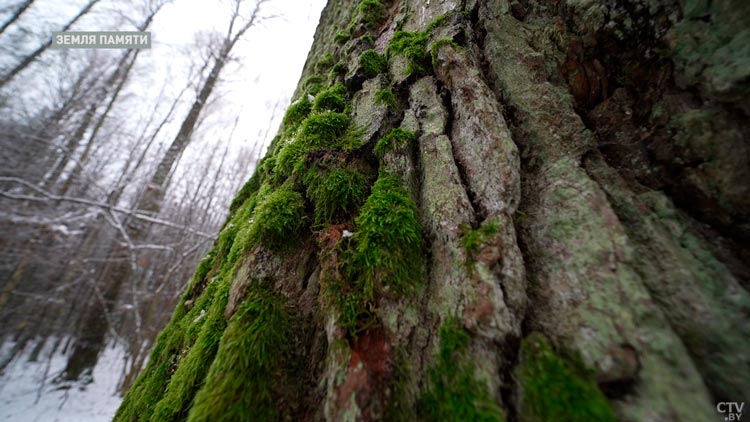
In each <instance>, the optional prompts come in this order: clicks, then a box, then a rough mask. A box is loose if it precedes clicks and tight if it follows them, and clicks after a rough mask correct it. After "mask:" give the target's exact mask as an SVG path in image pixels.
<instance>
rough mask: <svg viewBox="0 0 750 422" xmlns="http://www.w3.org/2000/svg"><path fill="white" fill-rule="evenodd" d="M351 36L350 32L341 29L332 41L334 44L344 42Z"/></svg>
mask: <svg viewBox="0 0 750 422" xmlns="http://www.w3.org/2000/svg"><path fill="white" fill-rule="evenodd" d="M351 37H352V36H351V34H349V32H347V31H341V32H338V33H337V34H336V35H335V36H334V37H333V42H334V43H336V44H345V43H346V42H347V41H349V39H350V38H351Z"/></svg>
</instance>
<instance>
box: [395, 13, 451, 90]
mask: <svg viewBox="0 0 750 422" xmlns="http://www.w3.org/2000/svg"><path fill="white" fill-rule="evenodd" d="M450 15H451V14H450V13H448V14H445V15H442V16H440V17H438V18H436V19H435V20H433V21H432V22H431V23H430V24H429V25H427V28H425V30H424V31H422V32H407V31H400V30H399V31H396V33H394V34H393V38H391V42H390V43H388V47H387V48H386V50H385V52H386V56H387V57H388V58H391V57H395V56H404V57H406V58H407V59H408V60H409V63H408V65H407V74H409V75H412V74H414V75H416V76H417V77H419V76H424V75H428V74H430V73H432V60H431V54H430V52H428V51H427V43H428V41H429V38H430V34H432V32H433V31H434V30H435V28H437V27H439V26H441V25H443V24H444V23H445V22H446V20H447V19H448V17H449V16H450ZM445 42H450V40H439V41H437V42H436V43H435V44H436V45H437V46H438V47H439V46H440V45H443V44H444V43H445ZM432 51H433V52H434V51H436V50H435V47H434V46H433V49H432Z"/></svg>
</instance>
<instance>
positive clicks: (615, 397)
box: [115, 0, 750, 421]
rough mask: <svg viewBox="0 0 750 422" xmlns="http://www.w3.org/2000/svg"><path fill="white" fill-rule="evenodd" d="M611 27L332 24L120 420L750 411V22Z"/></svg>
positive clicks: (465, 8)
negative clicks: (746, 42)
mask: <svg viewBox="0 0 750 422" xmlns="http://www.w3.org/2000/svg"><path fill="white" fill-rule="evenodd" d="M610 5H611V3H609V2H601V3H599V2H574V1H556V0H555V1H545V0H538V1H537V0H518V1H513V2H508V1H506V0H486V1H471V0H469V1H462V2H447V1H433V2H422V1H417V0H400V1H399V0H394V1H393V2H390V3H383V4H381V3H379V2H377V1H372V0H364V1H361V2H357V1H354V0H341V1H331V2H329V4H328V6H327V7H326V8H325V9H324V11H323V14H322V16H321V21H320V25H319V27H318V30H317V33H316V36H315V41H314V43H313V46H312V50H311V52H310V54H309V56H308V60H307V63H306V65H305V69H304V72H303V77H302V80H301V82H300V85H299V87H298V89H297V93H296V97H297V101H296V102H294V103H293V104H292V105H291V106H290V107H289V109H288V111H287V114H286V116H285V118H284V121H283V124H282V127H281V129H280V132H279V135H278V136H277V137H276V138H275V139H274V141H273V142H272V144H271V146H270V147H269V151H268V154H267V156H266V158H265V159H264V160H263V161H262V162H261V163H260V164H259V166H258V168H257V169H256V171H255V174H254V175H253V177H252V178H251V179H250V180H249V181H248V182H247V184H246V185H245V186H244V187H243V188H242V189H241V190H240V192H239V194H238V195H237V197H236V199H235V201H234V202H233V204H232V206H231V208H230V216H229V219H228V221H227V224H226V225H225V226H224V228H223V230H222V231H221V233H220V234H219V237H218V239H217V241H216V243H215V246H214V248H213V250H211V251H210V252H209V253H208V255H207V256H206V258H205V259H204V260H203V261H202V262H201V263H200V265H199V267H198V269H197V271H196V273H195V275H194V277H193V280H192V281H191V283H190V285H189V287H188V289H187V291H186V292H185V294H184V296H183V298H182V301H181V302H180V303H179V305H178V306H177V309H176V310H175V312H174V315H173V317H172V320H171V321H170V323H169V324H168V325H167V327H166V328H165V329H164V331H163V332H162V334H161V335H160V336H159V339H158V341H157V343H156V345H155V348H154V350H153V352H152V354H151V358H150V360H149V362H148V365H147V366H146V368H145V369H144V371H143V373H142V374H141V375H140V377H139V378H138V379H137V380H136V382H135V383H134V385H133V386H132V388H131V389H130V391H129V392H128V393H127V395H126V396H125V399H124V401H123V403H122V405H121V407H120V409H119V410H118V412H117V415H116V416H115V420H118V421H123V420H128V421H129V420H160V421H162V420H183V419H187V420H189V421H208V420H399V421H400V420H405V421H411V420H435V421H437V420H441V421H442V420H446V421H447V420H450V421H453V420H456V421H458V420H496V421H499V420H517V421H594V420H596V421H605V420H607V421H608V420H633V421H664V420H675V421H708V420H714V419H715V418H716V417H717V415H716V403H717V402H720V401H743V400H746V399H747V398H750V377H748V376H746V374H748V373H750V349H748V347H747V339H748V338H750V322H749V321H748V319H747V315H748V311H750V296H749V295H748V281H750V277H748V274H750V273H749V272H748V267H747V265H746V264H745V263H746V262H747V258H748V257H750V256H749V255H748V240H749V239H750V236H748V234H749V232H748V229H749V227H748V226H747V221H749V220H748V216H750V203H749V202H748V198H749V197H750V196H748V194H749V193H750V192H749V191H750V184H748V182H747V180H749V179H748V176H749V175H748V172H749V171H750V163H749V162H748V161H749V160H750V154H749V153H748V148H749V147H748V145H747V143H746V142H745V140H746V139H747V135H748V133H749V131H750V126H749V125H748V123H747V122H748V121H749V120H748V114H749V113H750V110H748V109H747V104H750V103H748V102H747V100H748V95H747V94H748V92H750V84H749V83H748V81H750V79H748V71H747V69H745V70H740V69H741V66H740V62H742V61H743V60H746V59H747V57H746V56H743V54H746V53H743V52H742V51H740V49H737V50H736V51H735V50H733V48H734V47H733V46H739V45H741V44H742V43H743V41H741V38H740V37H741V36H742V35H739V34H741V30H740V29H741V28H743V27H746V26H747V24H748V23H750V16H749V14H750V9H748V8H747V7H744V6H743V5H742V2H741V1H739V0H737V1H729V2H727V4H725V5H722V6H719V5H717V4H712V5H711V6H700V7H699V8H702V9H701V10H689V11H687V10H682V9H681V8H680V5H679V3H678V2H676V1H669V0H665V1H661V2H657V3H655V4H654V5H653V6H652V7H651V8H643V7H641V6H640V5H639V3H638V2H636V1H626V2H625V4H624V5H619V6H618V8H614V7H612V6H610ZM636 6H638V7H636ZM733 25H737V26H733ZM342 28H346V29H345V30H343V31H342ZM736 34H737V35H736ZM733 37H734V38H733ZM696 40H697V41H696ZM706 45H711V47H705V50H704V49H703V48H704V46H706ZM373 50H374V51H373ZM735 65H736V66H735ZM727 66H728V67H729V68H732V69H736V70H737V73H731V72H727V73H722V72H720V70H721V69H723V68H726V67H727ZM733 66H735V67H733ZM743 72H744V73H743ZM310 96H314V100H312V102H311V101H309V100H308V98H309V97H310ZM741 374H744V375H741Z"/></svg>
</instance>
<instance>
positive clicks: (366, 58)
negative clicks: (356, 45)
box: [359, 50, 387, 78]
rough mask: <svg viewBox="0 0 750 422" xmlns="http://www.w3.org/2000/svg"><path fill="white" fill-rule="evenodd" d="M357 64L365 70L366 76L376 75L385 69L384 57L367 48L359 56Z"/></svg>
mask: <svg viewBox="0 0 750 422" xmlns="http://www.w3.org/2000/svg"><path fill="white" fill-rule="evenodd" d="M359 65H360V66H361V67H362V69H363V70H364V71H365V75H367V77H369V78H372V77H374V76H377V75H379V74H381V73H383V72H385V71H386V69H387V64H386V61H385V57H383V56H381V55H380V54H378V53H377V51H375V50H367V51H365V52H364V53H362V55H360V56H359Z"/></svg>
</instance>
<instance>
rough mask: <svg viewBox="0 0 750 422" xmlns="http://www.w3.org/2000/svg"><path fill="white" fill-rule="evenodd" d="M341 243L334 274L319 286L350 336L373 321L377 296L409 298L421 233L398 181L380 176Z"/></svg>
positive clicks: (417, 277)
mask: <svg viewBox="0 0 750 422" xmlns="http://www.w3.org/2000/svg"><path fill="white" fill-rule="evenodd" d="M355 226H356V227H355V233H354V236H353V237H351V238H344V239H342V240H341V241H340V242H339V244H338V246H337V248H338V249H337V251H336V253H337V254H338V255H339V261H340V264H339V269H338V270H339V271H338V272H339V273H340V276H339V277H337V278H334V279H328V280H325V281H324V283H323V286H324V292H325V296H326V298H327V299H328V300H329V301H330V303H331V304H332V306H333V307H334V309H335V310H336V314H337V318H338V321H339V323H340V324H341V326H342V327H343V328H345V329H346V330H347V331H348V332H349V333H351V334H354V335H356V334H357V333H358V332H360V331H362V330H364V329H366V328H367V327H368V326H369V325H371V324H372V323H374V322H375V320H376V316H377V309H376V303H377V298H378V297H381V296H384V295H391V296H393V295H395V296H399V295H404V294H411V293H413V292H414V291H415V290H416V287H417V286H418V285H419V283H420V282H421V277H422V234H421V228H420V226H419V221H418V216H417V210H416V206H415V204H414V201H412V199H411V198H410V197H409V195H408V194H407V193H406V191H405V190H404V188H403V187H402V186H401V183H400V181H399V179H398V178H396V177H393V176H388V175H381V176H380V178H379V179H378V181H377V182H375V184H374V185H373V187H372V193H371V194H370V196H369V197H368V198H367V201H366V202H365V204H364V205H363V206H362V208H361V210H360V214H359V216H358V217H357V218H356V219H355Z"/></svg>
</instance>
